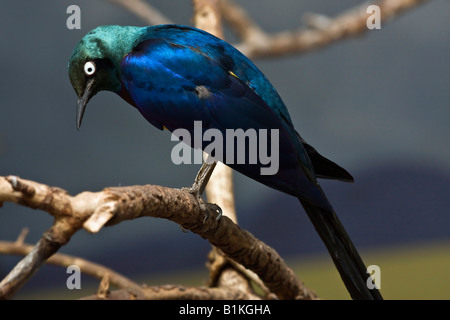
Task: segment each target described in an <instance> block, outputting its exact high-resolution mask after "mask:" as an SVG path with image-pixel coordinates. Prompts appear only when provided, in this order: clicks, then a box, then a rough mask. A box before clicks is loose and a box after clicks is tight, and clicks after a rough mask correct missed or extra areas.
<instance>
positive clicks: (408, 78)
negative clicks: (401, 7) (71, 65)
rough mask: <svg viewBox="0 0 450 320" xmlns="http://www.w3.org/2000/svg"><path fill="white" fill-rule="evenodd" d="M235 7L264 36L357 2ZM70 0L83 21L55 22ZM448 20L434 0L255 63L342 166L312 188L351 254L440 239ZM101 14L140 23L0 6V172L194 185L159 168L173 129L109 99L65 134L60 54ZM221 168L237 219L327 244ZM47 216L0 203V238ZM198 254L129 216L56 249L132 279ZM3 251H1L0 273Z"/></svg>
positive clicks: (297, 247)
mask: <svg viewBox="0 0 450 320" xmlns="http://www.w3.org/2000/svg"><path fill="white" fill-rule="evenodd" d="M239 2H240V3H242V5H243V6H244V7H245V8H247V9H248V12H249V14H250V15H251V16H252V17H253V19H254V20H256V21H257V22H258V23H260V24H261V25H262V26H263V28H264V29H265V30H266V31H268V32H276V31H282V30H285V29H293V28H297V27H298V26H300V25H301V24H302V22H301V17H302V15H303V14H305V13H306V12H318V13H322V14H327V15H330V16H334V15H336V14H338V13H339V12H342V11H343V10H345V9H347V8H351V7H353V6H354V5H357V4H360V3H362V2H361V1H354V0H353V1H351V0H346V1H344V0H340V1H335V0H320V1H317V0H316V1H313V0H310V1H306V0H305V1H294V0H290V1H287V0H284V1H269V0H264V1H249V0H247V1H239ZM151 3H152V4H153V5H154V6H155V7H156V8H158V9H159V10H160V11H162V12H163V13H164V14H166V15H167V16H168V17H169V18H170V19H171V20H172V21H174V22H176V23H179V24H188V25H190V24H191V16H192V8H191V2H190V1H176V0H166V1H162V0H159V1H151ZM70 4H76V5H79V6H80V8H81V27H82V28H81V30H68V29H67V28H66V19H67V18H68V14H66V8H67V7H68V6H69V5H70ZM449 16H450V5H449V3H448V1H438V0H437V1H431V2H430V3H428V4H426V5H424V6H421V7H418V8H416V9H415V10H413V11H410V12H407V13H406V14H405V15H402V16H401V17H399V18H397V19H395V20H394V21H391V22H390V23H386V24H383V25H382V28H381V30H374V31H370V32H368V33H366V34H365V35H364V36H362V37H358V38H356V39H351V40H347V41H343V42H340V43H338V44H336V45H333V46H330V47H327V48H326V49H324V50H320V51H317V52H313V53H309V54H306V55H302V56H290V57H283V58H277V59H270V60H255V63H256V64H257V65H258V66H259V67H260V68H261V70H262V71H263V72H264V73H265V74H266V75H267V77H268V78H269V79H270V80H271V81H272V82H273V84H274V86H275V87H276V88H277V89H278V91H279V93H280V95H281V96H282V98H283V100H284V101H285V103H286V105H287V106H288V109H289V110H290V113H291V116H292V119H293V122H294V124H295V126H296V128H297V130H298V131H299V132H300V134H301V135H302V136H303V137H304V138H305V139H306V140H307V141H308V142H309V143H311V144H312V145H313V146H315V147H316V148H317V149H318V150H319V151H320V152H321V153H322V154H323V155H325V156H327V157H329V158H330V159H333V160H334V161H336V162H337V163H339V164H341V165H342V166H344V167H345V168H346V169H347V170H349V171H350V172H351V173H352V174H353V175H354V177H355V180H356V182H355V183H354V184H352V185H349V184H343V183H339V182H324V183H323V185H324V188H325V191H326V192H327V194H328V195H329V197H330V200H331V201H332V203H333V205H334V206H335V208H336V211H337V212H338V214H339V215H340V217H342V220H343V221H344V224H345V225H346V226H347V228H348V231H349V233H350V234H351V235H352V236H353V237H354V240H355V242H356V243H357V244H359V245H361V247H362V248H363V249H364V248H373V247H378V246H382V245H391V244H394V243H404V242H411V243H416V242H418V241H423V240H428V239H435V238H437V239H448V236H449V230H450V228H449V218H448V216H449V215H448V213H449V212H448V208H449V204H450V203H449V200H448V193H449V190H450V189H449V187H450V148H449V143H448V138H449V136H450V135H449V134H450V125H449V124H450V111H449V106H450V91H449V84H450V68H449V62H448V59H449V57H450V43H449V34H450V24H449V23H448V20H449ZM105 24H119V25H141V26H143V25H144V24H143V23H142V22H141V21H140V20H139V19H138V18H136V17H135V16H134V15H132V14H130V13H128V12H126V11H124V10H123V9H121V8H119V7H117V6H115V5H113V4H111V3H108V2H106V1H87V0H86V1H61V0H52V1H51V0H45V1H20V0H18V1H2V3H1V4H0V30H1V31H0V32H1V42H0V43H1V50H0V73H1V77H0V106H1V113H0V175H2V176H4V175H9V174H14V175H18V176H20V177H23V178H26V179H31V180H36V181H39V182H42V183H45V184H49V185H53V186H58V187H61V188H63V189H66V190H68V191H69V192H70V193H71V194H76V193H78V192H81V191H84V190H90V191H98V190H101V189H102V188H104V187H107V186H119V185H133V184H160V185H164V186H169V187H182V186H189V185H190V184H191V183H192V181H193V178H194V176H195V173H196V171H197V170H198V167H199V166H198V165H181V166H176V165H174V164H172V162H171V160H170V151H171V149H172V147H173V146H174V145H175V142H171V141H170V134H168V133H167V132H161V131H159V130H157V129H156V128H154V127H152V126H151V125H150V124H148V123H147V122H146V121H145V120H144V119H143V118H142V117H141V115H140V114H139V113H138V112H137V111H136V110H135V109H134V108H131V107H130V106H129V105H127V103H126V102H124V101H122V100H121V99H120V98H119V97H118V96H116V95H114V94H112V93H106V92H104V93H100V94H98V95H97V96H96V97H95V98H93V99H92V100H91V102H90V104H89V106H88V109H87V112H86V113H85V117H84V121H83V126H82V128H81V130H80V132H77V130H76V128H75V108H76V95H75V93H74V91H73V89H72V87H71V85H70V82H69V79H68V76H67V62H68V59H69V57H70V55H71V52H72V50H73V48H74V46H75V45H76V44H77V42H78V41H79V40H80V39H81V38H82V36H83V35H84V34H86V33H87V32H88V31H89V30H91V29H92V28H94V27H96V26H99V25H105ZM229 39H231V40H230V41H231V42H232V41H233V40H234V39H233V38H229ZM234 177H235V186H236V202H237V208H238V215H239V219H240V222H241V224H242V225H243V226H244V227H245V228H246V229H248V230H250V231H251V232H254V233H255V234H257V235H258V236H260V237H261V238H263V240H266V241H267V242H268V243H269V244H270V245H273V246H274V247H275V248H276V249H277V250H279V251H280V252H281V253H282V254H285V255H299V254H302V253H310V252H320V253H324V252H325V251H324V248H323V246H322V245H321V243H320V240H319V239H318V238H317V237H316V236H314V232H313V230H312V227H311V226H310V224H309V222H308V221H307V219H306V218H305V217H304V214H303V212H302V210H301V209H300V208H299V207H300V206H299V205H298V204H297V201H296V200H295V199H292V198H291V197H288V196H284V195H281V194H280V193H279V192H277V191H274V190H271V189H269V188H267V187H265V186H263V185H260V184H258V183H256V182H254V181H252V180H250V179H248V178H246V177H244V176H242V175H240V174H235V176H234ZM280 208H283V210H280ZM298 211H301V214H299V213H298ZM273 220H274V221H273ZM51 221H52V219H51V217H49V215H48V214H46V213H43V212H38V211H33V210H31V209H27V208H22V207H20V206H17V205H14V204H9V203H5V204H4V206H3V207H2V208H1V209H0V239H1V240H14V239H15V238H16V236H17V235H18V233H19V232H20V230H21V228H22V227H24V226H28V227H29V228H30V234H29V236H28V238H27V241H28V242H31V243H34V242H36V241H37V240H38V239H39V237H40V235H41V234H42V232H44V231H45V230H46V229H47V228H48V227H49V226H50V224H51ZM277 222H278V223H277ZM284 228H286V229H284ZM289 228H290V229H289ZM288 229H289V230H291V231H286V230H288ZM208 248H209V246H208V244H207V243H206V241H205V240H203V239H199V237H197V236H196V235H193V234H191V233H188V234H185V233H182V232H181V231H180V229H179V227H178V226H176V225H175V224H173V223H170V222H167V221H163V220H159V219H139V220H136V221H129V222H126V223H122V224H121V225H118V226H114V227H112V228H105V229H103V230H101V232H100V233H99V234H96V235H90V234H87V233H86V232H84V231H82V232H79V233H78V234H77V235H76V236H75V237H74V238H73V239H72V241H71V242H70V243H69V244H68V245H67V246H66V247H64V248H63V250H62V251H63V252H66V253H72V254H77V255H80V256H82V257H86V258H88V259H92V260H94V261H96V262H100V263H104V264H106V265H108V266H110V267H112V268H115V269H117V270H118V271H123V272H129V273H131V272H141V273H142V272H151V271H155V272H156V271H160V270H161V269H164V270H169V269H177V268H187V267H192V266H198V267H203V265H204V261H205V257H206V254H207V252H208ZM143 251H144V252H143ZM133 259H137V260H136V261H137V262H136V263H132V261H134V260H133ZM15 261H17V260H16V259H15V260H14V259H13V258H9V257H0V276H2V275H4V274H5V273H6V272H7V271H8V269H9V268H10V266H11V264H12V263H13V262H15ZM59 272H60V273H62V277H64V276H65V274H64V272H63V271H59ZM39 277H45V273H42V275H38V277H37V278H38V279H39ZM52 277H55V274H54V273H53V274H52V275H47V278H52ZM35 281H38V280H35ZM46 281H49V280H48V279H47V280H46Z"/></svg>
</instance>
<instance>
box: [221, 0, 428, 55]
mask: <svg viewBox="0 0 450 320" xmlns="http://www.w3.org/2000/svg"><path fill="white" fill-rule="evenodd" d="M218 1H219V5H220V9H221V12H222V14H223V17H224V19H225V20H226V21H227V22H228V23H229V24H230V26H231V27H232V28H233V30H234V31H235V32H236V33H237V34H238V35H239V36H240V37H241V38H242V42H241V43H238V44H235V47H236V48H237V49H238V50H240V51H241V52H242V53H243V54H245V55H246V56H248V57H250V58H270V57H276V56H282V55H288V54H300V53H305V52H309V51H313V50H317V49H320V48H323V47H326V46H328V45H331V44H333V43H335V42H338V41H342V40H345V39H348V38H352V37H356V36H360V35H362V34H363V33H366V32H367V31H369V29H368V28H367V18H368V17H369V16H370V14H369V13H367V7H368V6H369V4H368V3H365V4H363V5H359V6H357V7H355V8H352V9H350V10H348V11H346V12H343V13H342V14H340V15H338V16H336V17H335V18H327V17H325V16H323V15H309V18H310V19H309V25H310V27H309V28H302V29H298V30H291V31H283V32H280V33H276V34H267V33H266V32H264V31H263V30H262V28H260V27H259V26H258V25H257V24H256V23H255V22H254V21H252V19H251V18H250V17H249V16H248V15H247V14H246V12H245V11H244V10H243V9H242V8H241V7H239V6H238V5H237V4H236V3H234V2H232V0H218ZM428 1H430V0H379V1H373V2H372V3H371V4H374V5H377V6H379V7H380V13H381V21H382V22H386V21H388V20H391V19H393V18H394V17H396V16H398V15H400V14H402V13H403V12H405V11H406V10H409V9H412V8H414V7H416V6H418V5H420V4H423V3H425V2H428ZM318 18H319V19H318Z"/></svg>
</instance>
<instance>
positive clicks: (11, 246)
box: [0, 241, 140, 290]
mask: <svg viewBox="0 0 450 320" xmlns="http://www.w3.org/2000/svg"><path fill="white" fill-rule="evenodd" d="M31 250H33V246H32V245H30V244H24V243H17V241H16V242H9V241H0V254H9V255H21V256H25V255H27V254H29V253H30V252H31ZM46 263H48V264H51V265H55V266H60V267H66V268H67V267H68V266H70V265H77V266H78V267H80V270H81V272H83V273H85V274H87V275H89V276H91V277H94V278H97V279H103V278H104V277H105V276H106V275H108V280H109V283H110V284H111V285H113V286H117V287H119V288H132V289H135V290H138V289H140V286H139V285H138V284H136V283H135V282H133V281H132V280H130V279H128V278H126V277H124V276H122V275H121V274H119V273H117V272H115V271H113V270H111V269H109V268H107V267H105V266H102V265H100V264H97V263H93V262H90V261H88V260H85V259H82V258H79V257H74V256H70V255H67V254H62V253H56V254H54V255H53V256H51V257H50V258H49V259H48V260H47V261H46Z"/></svg>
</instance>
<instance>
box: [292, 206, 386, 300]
mask: <svg viewBox="0 0 450 320" xmlns="http://www.w3.org/2000/svg"><path fill="white" fill-rule="evenodd" d="M300 202H301V204H302V206H303V208H304V209H305V211H306V213H307V214H308V216H309V219H310V220H311V222H312V223H313V225H314V228H315V229H316V231H317V232H318V233H319V235H320V238H322V241H323V242H324V243H325V246H326V247H327V249H328V252H329V253H330V255H331V258H332V259H333V262H334V264H335V265H336V268H337V269H338V271H339V273H340V275H341V278H342V280H343V281H344V284H345V286H346V287H347V290H348V292H349V293H350V296H351V297H352V299H356V300H363V299H364V300H383V297H382V296H381V294H380V292H379V291H378V290H377V289H376V288H374V289H369V288H368V287H367V279H368V277H369V274H368V273H367V269H366V267H365V265H364V262H363V261H362V259H361V257H360V256H359V254H358V251H357V250H356V248H355V246H354V245H353V243H352V241H351V240H350V237H349V236H348V234H347V232H346V231H345V229H344V227H343V226H342V224H341V222H340V221H339V219H338V217H337V215H336V213H335V212H334V211H333V209H330V210H325V209H322V208H320V207H317V206H314V205H313V204H311V203H308V202H306V201H304V200H301V199H300Z"/></svg>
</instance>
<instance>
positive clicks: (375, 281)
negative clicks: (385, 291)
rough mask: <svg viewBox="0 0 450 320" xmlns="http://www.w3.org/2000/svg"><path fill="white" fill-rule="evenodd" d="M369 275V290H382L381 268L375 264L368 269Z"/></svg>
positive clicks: (367, 283)
mask: <svg viewBox="0 0 450 320" xmlns="http://www.w3.org/2000/svg"><path fill="white" fill-rule="evenodd" d="M367 273H368V274H369V277H367V281H366V285H367V288H368V289H370V290H372V289H378V290H380V289H381V269H380V267H379V266H377V265H375V264H373V265H370V266H368V267H367Z"/></svg>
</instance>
